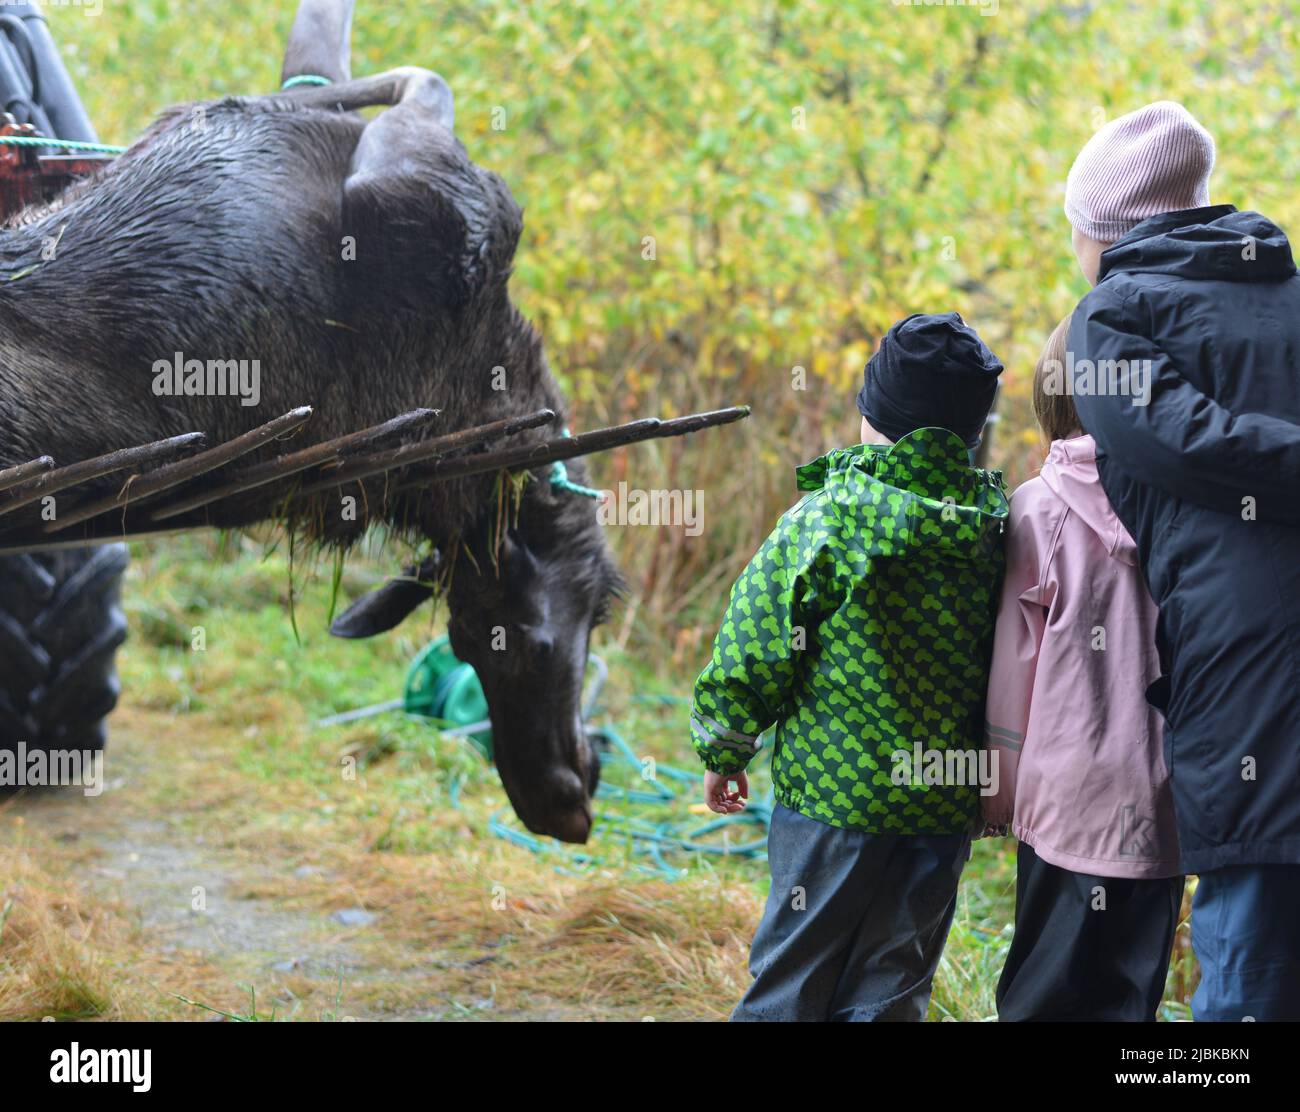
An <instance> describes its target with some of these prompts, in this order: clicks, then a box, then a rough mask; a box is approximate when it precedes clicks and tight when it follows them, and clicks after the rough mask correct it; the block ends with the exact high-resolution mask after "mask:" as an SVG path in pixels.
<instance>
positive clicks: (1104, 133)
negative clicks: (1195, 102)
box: [1065, 100, 1214, 243]
mask: <svg viewBox="0 0 1300 1112" xmlns="http://www.w3.org/2000/svg"><path fill="white" fill-rule="evenodd" d="M1213 169H1214V140H1213V138H1211V136H1210V133H1209V132H1208V131H1206V130H1205V128H1203V127H1202V126H1201V125H1200V124H1199V123H1197V122H1196V119H1195V118H1194V117H1193V116H1192V114H1191V113H1190V112H1188V111H1187V109H1186V108H1184V107H1183V106H1182V105H1181V104H1175V103H1174V102H1173V101H1171V100H1159V101H1156V103H1155V104H1148V105H1147V106H1146V107H1145V108H1139V109H1138V110H1137V111H1136V112H1130V113H1129V114H1128V115H1127V116H1120V117H1119V119H1117V120H1111V122H1110V123H1108V124H1107V125H1106V126H1105V127H1103V128H1101V129H1099V130H1098V132H1097V133H1096V134H1095V135H1094V136H1093V137H1092V138H1091V139H1089V140H1088V142H1087V143H1086V144H1085V146H1084V148H1083V150H1081V151H1080V152H1079V157H1078V158H1076V159H1075V160H1074V165H1073V166H1072V167H1070V176H1069V178H1068V180H1067V181H1066V183H1065V215H1066V217H1067V218H1068V219H1069V221H1070V223H1071V224H1073V225H1074V227H1076V228H1078V230H1079V231H1081V232H1082V233H1083V234H1084V235H1087V236H1091V237H1092V238H1093V239H1098V240H1101V241H1102V242H1103V243H1113V242H1114V241H1115V240H1117V239H1119V238H1120V237H1121V236H1124V235H1126V234H1127V233H1128V232H1130V231H1132V230H1133V229H1134V228H1135V227H1137V225H1139V224H1140V223H1142V221H1143V220H1145V219H1146V218H1147V217H1148V216H1156V215H1158V214H1159V213H1162V212H1177V211H1178V210H1179V209H1190V208H1202V207H1204V206H1205V205H1208V204H1209V203H1210V189H1209V181H1210V171H1211V170H1213Z"/></svg>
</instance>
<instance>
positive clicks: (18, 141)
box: [0, 135, 126, 154]
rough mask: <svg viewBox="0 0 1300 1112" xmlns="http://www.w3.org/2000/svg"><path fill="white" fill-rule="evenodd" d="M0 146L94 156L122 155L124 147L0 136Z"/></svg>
mask: <svg viewBox="0 0 1300 1112" xmlns="http://www.w3.org/2000/svg"><path fill="white" fill-rule="evenodd" d="M0 145H3V146H7V147H55V148H57V149H58V150H63V151H90V152H93V153H94V154H122V153H123V152H124V151H125V150H126V147H110V146H108V145H107V144H106V143H82V142H80V141H79V140H77V139H45V138H43V137H41V136H37V135H0Z"/></svg>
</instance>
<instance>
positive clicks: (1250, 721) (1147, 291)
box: [1069, 205, 1300, 872]
mask: <svg viewBox="0 0 1300 1112" xmlns="http://www.w3.org/2000/svg"><path fill="white" fill-rule="evenodd" d="M1069 350H1070V352H1071V354H1072V356H1073V358H1074V360H1076V364H1075V379H1074V380H1073V381H1074V382H1075V384H1076V395H1075V399H1074V400H1075V403H1076V405H1077V407H1078V410H1079V416H1080V418H1081V420H1082V421H1083V426H1084V428H1085V430H1086V431H1087V432H1090V433H1091V434H1092V435H1093V437H1094V438H1095V439H1096V441H1097V445H1098V449H1099V452H1098V461H1099V466H1100V471H1101V480H1102V485H1103V486H1104V487H1105V490H1106V494H1107V496H1108V497H1109V498H1110V501H1111V504H1112V506H1114V508H1115V512H1116V513H1117V514H1118V515H1119V517H1120V519H1121V520H1122V521H1123V522H1124V524H1125V526H1127V528H1128V529H1129V531H1130V532H1131V533H1132V534H1133V537H1134V539H1135V540H1136V541H1137V546H1138V553H1139V558H1140V560H1141V564H1142V568H1143V571H1144V573H1145V575H1146V580H1147V584H1148V586H1149V587H1150V588H1151V594H1152V596H1153V597H1154V598H1155V600H1156V603H1157V605H1158V606H1159V608H1160V620H1159V623H1158V627H1157V644H1158V648H1159V651H1160V659H1161V663H1162V671H1163V672H1164V675H1163V676H1162V678H1161V679H1160V681H1158V682H1157V683H1156V684H1154V685H1153V686H1152V687H1151V689H1150V690H1149V691H1148V693H1147V694H1148V698H1149V700H1150V701H1151V702H1152V704H1153V705H1155V706H1156V707H1158V708H1159V709H1160V710H1162V711H1163V713H1164V715H1165V719H1166V723H1167V729H1166V736H1165V757H1166V760H1167V761H1168V764H1169V769H1170V775H1171V778H1172V782H1173V787H1174V802H1175V806H1176V809H1177V813H1178V833H1179V839H1180V841H1181V845H1182V867H1183V869H1184V870H1185V871H1187V872H1206V871H1209V870H1211V869H1215V868H1222V867H1224V866H1228V865H1238V864H1249V863H1289V864H1300V276H1297V274H1296V267H1295V263H1294V262H1293V260H1292V257H1291V246H1290V244H1289V243H1288V242H1287V239H1286V236H1285V235H1284V234H1283V233H1282V231H1281V229H1280V228H1278V227H1277V226H1276V225H1275V224H1273V223H1271V222H1270V221H1268V220H1266V219H1265V218H1264V217H1262V216H1260V215H1259V214H1258V213H1254V212H1238V211H1237V210H1236V209H1234V208H1233V207H1232V206H1231V205H1219V206H1215V207H1212V208H1204V209H1192V210H1188V211H1185V212H1174V213H1165V214H1163V215H1161V216H1155V217H1152V218H1151V219H1149V220H1146V221H1144V222H1143V223H1141V224H1139V225H1138V226H1137V227H1136V228H1135V229H1133V231H1131V232H1130V233H1129V234H1128V235H1127V236H1125V237H1124V238H1123V239H1121V240H1119V242H1117V243H1115V244H1114V245H1112V246H1111V247H1110V248H1109V249H1108V250H1107V251H1106V252H1105V253H1104V254H1103V255H1102V257H1101V271H1100V274H1099V277H1098V283H1097V286H1096V288H1095V289H1093V291H1092V292H1091V293H1089V294H1088V296H1087V297H1085V298H1084V299H1083V301H1082V302H1080V304H1079V307H1078V309H1076V310H1075V314H1074V318H1073V320H1072V322H1071V326H1070V336H1069ZM1078 360H1091V361H1093V362H1094V364H1095V367H1094V370H1095V371H1096V372H1097V373H1096V374H1095V376H1094V378H1093V386H1094V388H1095V387H1096V386H1097V385H1098V384H1101V383H1103V382H1106V383H1108V384H1111V385H1114V384H1116V383H1117V384H1119V386H1120V388H1121V390H1123V389H1125V388H1127V391H1128V395H1127V396H1124V394H1122V393H1120V394H1118V395H1117V394H1116V393H1113V392H1112V393H1109V394H1102V393H1096V394H1093V395H1087V396H1085V395H1084V393H1082V392H1081V390H1080V389H1078V386H1079V384H1080V383H1083V380H1082V379H1081V378H1080V377H1079V376H1080V375H1081V374H1082V373H1083V372H1085V371H1086V370H1087V368H1086V367H1083V368H1080V367H1079V366H1078V364H1077V361H1078ZM1108 360H1117V361H1128V362H1127V371H1126V367H1125V364H1124V363H1122V362H1121V363H1119V364H1118V365H1107V364H1106V363H1105V362H1101V361H1108ZM1144 361H1149V362H1144ZM1148 372H1149V378H1147V379H1145V381H1144V378H1143V376H1144V374H1147V373H1148ZM1144 386H1147V387H1149V389H1150V394H1149V402H1148V404H1145V405H1144V404H1133V403H1134V402H1135V401H1137V402H1139V403H1141V401H1142V400H1143V395H1144V389H1143V387H1144ZM1085 388H1086V384H1085ZM1116 821H1120V820H1119V818H1118V817H1117V819H1116Z"/></svg>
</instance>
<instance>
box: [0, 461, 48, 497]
mask: <svg viewBox="0 0 1300 1112" xmlns="http://www.w3.org/2000/svg"><path fill="white" fill-rule="evenodd" d="M53 466H54V457H53V456H41V457H40V458H39V459H33V460H28V461H27V462H26V463H20V464H18V466H17V467H6V468H5V469H4V470H3V471H0V490H8V489H9V488H10V487H11V486H17V485H18V484H19V483H21V482H22V481H23V480H24V479H30V478H31V477H32V476H33V475H39V474H40V473H41V472H42V471H48V470H49V469H50V468H51V467H53Z"/></svg>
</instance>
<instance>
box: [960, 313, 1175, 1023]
mask: <svg viewBox="0 0 1300 1112" xmlns="http://www.w3.org/2000/svg"><path fill="white" fill-rule="evenodd" d="M1069 323H1070V321H1069V318H1068V317H1067V318H1066V319H1065V320H1064V321H1062V322H1061V324H1060V325H1059V326H1058V327H1057V328H1056V330H1055V331H1054V332H1053V333H1052V335H1051V338H1050V339H1049V340H1048V343H1047V347H1046V349H1045V350H1044V352H1043V354H1042V356H1041V357H1040V359H1039V362H1038V367H1037V369H1036V371H1035V374H1034V391H1033V400H1034V412H1035V415H1036V416H1037V418H1038V422H1039V425H1040V426H1041V427H1042V430H1043V433H1044V435H1045V436H1046V437H1047V438H1048V439H1049V440H1050V441H1051V448H1050V450H1049V452H1048V456H1047V461H1046V462H1045V463H1044V464H1043V467H1042V471H1041V473H1040V474H1039V475H1038V477H1037V478H1034V479H1030V480H1029V482H1027V483H1025V484H1024V485H1023V486H1022V487H1020V488H1019V489H1018V490H1017V491H1016V492H1015V494H1014V495H1012V498H1011V519H1010V532H1009V535H1008V539H1007V570H1006V579H1005V581H1004V585H1003V589H1002V604H1001V609H1000V610H999V612H998V620H997V629H996V632H995V634H994V643H993V664H992V670H991V672H990V675H989V689H988V706H987V722H986V731H987V732H986V735H985V744H986V746H987V747H988V748H989V749H990V750H992V751H993V752H994V753H995V754H996V756H997V762H998V763H997V769H998V781H997V783H998V790H997V792H996V794H994V795H992V796H987V797H985V801H984V817H985V820H986V822H988V823H989V824H991V825H994V826H1002V825H1007V824H1009V825H1010V827H1011V832H1012V833H1014V834H1015V836H1016V837H1017V838H1018V839H1019V840H1020V846H1019V850H1018V854H1017V859H1016V873H1017V876H1016V925H1015V936H1014V938H1013V940H1012V943H1011V950H1010V953H1009V954H1008V955H1007V962H1006V966H1005V968H1004V969H1003V972H1002V978H1001V980H1000V981H999V983H998V990H997V1003H998V1017H999V1018H1000V1019H1002V1020H1004V1021H1005V1020H1044V1019H1050V1020H1065V1019H1092V1020H1153V1019H1154V1018H1155V1013H1156V1009H1157V1008H1158V1006H1159V1004H1160V998H1161V995H1162V994H1163V991H1164V984H1165V973H1166V970H1167V968H1168V965H1169V955H1170V950H1171V948H1172V944H1173V936H1174V930H1175V928H1176V927H1177V925H1178V913H1179V908H1180V905H1181V903H1182V892H1183V878H1182V877H1181V876H1179V875H1178V844H1177V834H1176V828H1175V825H1174V812H1173V801H1172V797H1171V793H1170V789H1169V783H1168V773H1167V771H1166V768H1165V761H1164V755H1163V752H1162V748H1163V746H1162V740H1161V721H1160V716H1159V714H1158V713H1157V712H1156V711H1155V710H1153V709H1152V708H1151V707H1150V706H1149V705H1148V704H1147V701H1146V698H1145V693H1146V688H1147V686H1148V685H1149V684H1151V683H1153V682H1155V680H1156V679H1157V678H1158V677H1159V676H1160V665H1159V661H1158V659H1157V656H1156V648H1155V628H1156V608H1155V605H1154V603H1153V602H1152V601H1151V596H1150V595H1149V593H1148V592H1147V588H1146V585H1145V584H1144V582H1143V580H1142V573H1141V571H1140V569H1139V568H1138V566H1137V556H1136V549H1135V546H1134V544H1133V540H1132V538H1131V537H1130V536H1129V535H1128V533H1127V532H1126V531H1125V529H1124V527H1123V526H1122V525H1121V524H1120V522H1119V519H1118V518H1117V517H1116V516H1115V514H1114V512H1113V511H1112V510H1111V508H1110V504H1109V503H1108V502H1107V501H1106V495H1105V493H1104V492H1103V491H1102V488H1101V484H1100V481H1099V480H1098V476H1097V454H1096V446H1095V445H1094V443H1093V440H1092V437H1090V436H1086V435H1084V434H1083V433H1082V430H1081V426H1080V425H1079V419H1078V415H1077V413H1075V410H1074V402H1073V399H1072V397H1071V396H1070V394H1069V393H1068V392H1066V391H1065V390H1063V389H1062V388H1061V383H1062V381H1063V367H1064V365H1065V344H1066V334H1067V332H1068V329H1069Z"/></svg>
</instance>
